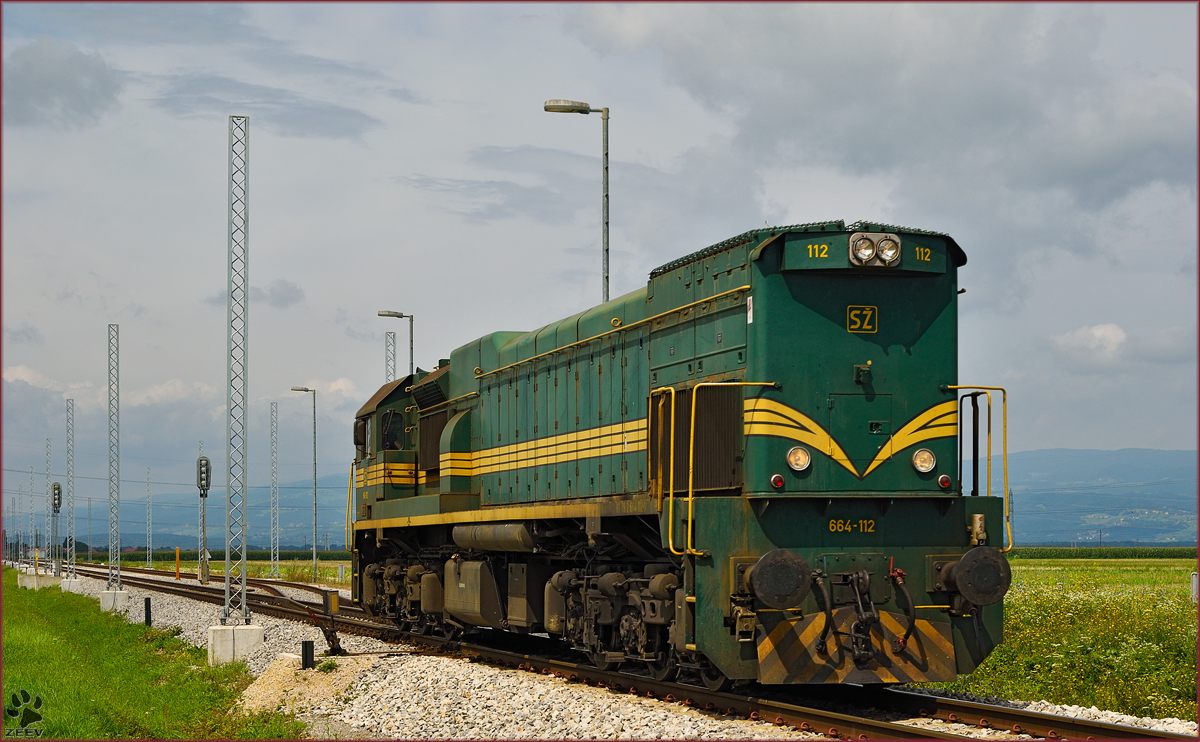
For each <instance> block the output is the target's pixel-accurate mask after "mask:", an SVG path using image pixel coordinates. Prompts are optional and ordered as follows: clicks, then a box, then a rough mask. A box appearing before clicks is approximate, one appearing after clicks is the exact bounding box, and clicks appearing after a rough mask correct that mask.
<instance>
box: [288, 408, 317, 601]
mask: <svg viewBox="0 0 1200 742" xmlns="http://www.w3.org/2000/svg"><path fill="white" fill-rule="evenodd" d="M292 391H293V392H308V393H311V394H312V410H313V522H312V556H313V560H312V562H313V567H312V578H313V582H314V583H315V582H316V581H317V390H316V389H309V388H308V387H306V386H294V387H292Z"/></svg>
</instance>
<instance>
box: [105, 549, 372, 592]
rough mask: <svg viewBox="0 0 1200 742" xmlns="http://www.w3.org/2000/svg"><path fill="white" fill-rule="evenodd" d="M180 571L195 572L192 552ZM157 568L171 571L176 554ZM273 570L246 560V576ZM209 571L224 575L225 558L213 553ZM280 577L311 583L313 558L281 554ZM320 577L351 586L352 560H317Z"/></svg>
mask: <svg viewBox="0 0 1200 742" xmlns="http://www.w3.org/2000/svg"><path fill="white" fill-rule="evenodd" d="M121 564H122V565H123V566H126V567H144V566H146V557H145V556H143V557H142V558H141V559H136V558H122V559H121ZM339 564H342V565H345V577H344V578H343V579H341V580H338V565H339ZM179 566H180V570H182V571H183V572H195V571H196V559H195V554H194V552H193V556H192V559H191V561H188V560H186V559H181V560H180V565H179ZM154 568H155V569H165V570H167V571H172V570H174V569H175V557H174V556H172V557H171V558H170V559H169V560H166V561H161V560H158V559H155V560H154ZM270 569H271V562H270V561H269V560H268V561H257V560H255V561H247V562H246V576H247V577H267V576H268V573H269V572H270ZM209 574H210V575H213V576H223V575H224V574H225V558H224V556H223V555H218V554H215V553H214V554H213V560H212V562H211V563H210V564H209ZM279 579H281V580H287V581H288V582H311V581H312V557H309V558H307V559H292V560H284V559H283V558H282V557H281V558H280V560H279ZM317 579H318V582H320V584H322V585H332V586H336V587H350V560H349V559H345V560H342V561H333V560H328V561H323V560H318V561H317Z"/></svg>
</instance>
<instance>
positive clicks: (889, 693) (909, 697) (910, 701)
mask: <svg viewBox="0 0 1200 742" xmlns="http://www.w3.org/2000/svg"><path fill="white" fill-rule="evenodd" d="M78 569H79V571H80V572H81V573H83V574H85V575H87V576H92V577H96V578H102V577H103V575H104V572H103V569H102V568H99V567H88V566H83V567H78ZM123 571H129V572H139V573H145V572H157V573H158V575H159V576H160V579H154V578H149V577H129V578H126V579H125V580H124V582H125V583H126V584H128V585H130V586H132V587H140V588H145V589H150V590H157V591H160V592H167V593H171V594H176V595H181V596H184V597H188V598H192V599H195V600H201V601H205V602H209V603H214V604H222V603H223V602H224V592H223V589H222V588H218V587H208V586H204V585H194V584H193V585H185V584H180V583H176V582H174V581H173V579H161V577H166V576H167V575H170V576H171V577H172V578H173V576H174V573H165V572H162V571H156V570H145V569H136V568H126V569H125V570H123ZM254 582H256V583H260V584H256V585H255V587H256V588H258V589H259V590H262V591H264V593H265V592H267V591H269V592H272V593H274V594H263V593H260V592H253V593H249V594H248V595H247V600H248V601H251V602H253V603H254V604H255V608H254V610H255V611H256V612H259V613H263V614H266V615H272V616H276V617H279V618H287V619H291V620H296V621H300V622H302V623H309V624H315V623H316V622H315V621H314V620H313V619H314V615H313V614H314V612H315V613H318V614H320V613H321V612H322V611H323V610H324V609H323V607H322V606H321V605H320V604H316V603H303V602H302V601H297V600H294V599H292V598H289V597H286V596H284V595H282V593H281V592H280V591H279V588H281V587H299V588H301V589H304V588H309V589H313V586H311V585H303V584H300V583H290V582H282V581H279V580H254ZM316 590H318V591H320V590H321V589H320V588H316ZM297 606H299V607H297ZM347 609H348V614H349V615H344V614H335V615H334V617H333V619H334V625H335V627H336V629H337V630H338V631H345V632H347V633H351V634H357V635H364V636H373V637H377V638H381V639H387V640H396V639H404V640H405V641H408V642H413V643H417V644H420V645H423V646H424V647H425V648H432V649H437V650H440V651H443V652H448V653H454V654H457V655H460V656H466V657H472V658H479V659H482V660H486V661H489V662H493V663H497V664H502V665H506V666H509V667H515V668H518V669H523V670H528V671H532V672H539V673H541V674H545V675H555V676H557V677H561V678H565V679H567V680H571V681H579V682H585V683H591V684H594V685H599V686H602V687H607V688H609V689H611V690H614V691H618V692H621V691H624V692H629V693H631V694H636V695H642V696H647V697H650V698H661V699H663V700H665V701H667V702H680V703H682V704H684V705H686V706H694V707H698V708H701V709H704V710H708V711H716V712H719V713H725V714H728V715H740V716H744V717H746V718H749V719H752V720H761V721H769V722H772V723H774V724H776V725H786V726H792V727H795V728H796V729H799V730H801V731H809V732H815V733H819V734H823V735H826V736H831V737H835V738H840V739H881V738H883V739H965V738H968V737H969V736H970V735H968V734H965V733H955V732H951V731H945V730H938V729H931V728H928V727H918V726H913V725H910V724H904V723H900V722H889V721H882V720H876V719H871V718H869V717H861V716H854V715H851V714H845V713H841V712H837V711H832V710H828V709H822V708H817V707H813V706H810V705H803V704H804V703H810V702H811V700H805V701H803V702H802V701H801V700H800V699H798V698H796V696H797V695H798V692H796V690H794V689H779V688H771V687H769V686H768V687H761V686H760V687H757V688H756V690H757V691H758V692H759V693H760V694H762V695H747V694H743V693H736V692H734V693H731V692H718V691H711V690H708V689H707V688H703V687H700V686H695V685H690V684H687V683H682V682H664V681H656V680H654V679H653V678H650V677H646V676H639V675H633V674H629V673H624V672H616V671H612V670H599V669H597V668H595V667H592V666H590V665H587V664H582V663H577V662H572V661H570V660H566V659H562V658H556V657H546V656H541V655H535V654H530V653H529V652H522V651H513V650H511V649H504V648H499V647H493V646H488V645H486V644H479V643H470V642H463V641H461V640H452V639H448V638H446V637H442V636H433V635H427V634H415V633H410V632H404V631H402V630H400V629H399V628H398V627H397V626H396V625H395V624H392V623H382V622H379V621H377V620H374V619H371V618H370V617H369V616H367V614H366V612H365V611H362V610H361V609H359V608H357V607H351V606H347ZM318 618H319V619H320V620H322V621H328V619H329V615H328V614H322V615H319V616H318ZM527 638H528V637H527ZM534 638H536V637H534ZM368 654H376V653H368ZM821 690H825V691H828V690H831V689H829V688H827V687H825V686H822V687H821ZM837 690H839V691H843V690H844V691H849V692H850V695H851V696H855V697H851V698H846V697H838V698H837V701H838V702H839V703H841V704H844V703H847V702H850V703H854V704H857V705H861V706H872V707H875V708H878V709H880V710H884V711H890V712H893V713H903V714H906V715H909V716H913V717H924V718H932V719H938V720H940V721H944V722H950V723H959V724H963V725H966V726H970V727H976V728H984V729H1002V730H1007V731H1011V732H1015V733H1021V734H1028V735H1032V736H1035V737H1039V738H1042V739H1050V740H1078V739H1086V740H1100V739H1194V737H1192V736H1191V735H1186V734H1177V733H1174V732H1166V731H1162V730H1155V729H1143V728H1140V727H1131V726H1126V725H1121V724H1113V723H1110V722H1103V721H1095V720H1090V719H1078V718H1074V717H1064V716H1055V715H1053V714H1047V713H1043V712H1038V711H1029V710H1026V709H1019V708H1012V707H1008V706H998V705H994V704H987V703H979V702H976V701H964V700H959V699H955V698H946V697H942V696H934V695H929V694H926V693H919V692H914V691H911V690H906V689H903V688H894V687H889V688H869V687H858V686H852V687H846V688H838V689H837Z"/></svg>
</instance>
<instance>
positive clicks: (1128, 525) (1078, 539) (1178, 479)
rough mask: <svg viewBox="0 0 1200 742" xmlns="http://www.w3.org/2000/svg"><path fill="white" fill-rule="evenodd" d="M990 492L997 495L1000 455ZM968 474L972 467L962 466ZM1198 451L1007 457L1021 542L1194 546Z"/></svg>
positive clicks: (1046, 452)
mask: <svg viewBox="0 0 1200 742" xmlns="http://www.w3.org/2000/svg"><path fill="white" fill-rule="evenodd" d="M992 466H993V468H992V480H993V488H994V489H993V492H997V491H999V490H1000V474H999V472H998V471H997V469H998V467H999V457H997V458H996V459H994V460H993V465H992ZM964 469H965V470H966V472H964V474H965V476H969V471H970V464H969V462H967V463H966V464H964ZM1196 481H1197V478H1196V452H1195V451H1163V450H1158V449H1147V448H1123V449H1120V450H1117V451H1098V450H1088V449H1068V448H1051V449H1041V450H1037V451H1022V452H1020V453H1014V454H1010V455H1009V486H1010V488H1011V489H1012V492H1013V528H1014V538H1015V540H1016V542H1017V543H1018V544H1073V543H1074V544H1079V545H1083V546H1086V545H1099V544H1101V543H1104V544H1107V545H1112V546H1115V545H1119V544H1173V543H1180V544H1194V543H1196Z"/></svg>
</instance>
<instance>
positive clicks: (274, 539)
mask: <svg viewBox="0 0 1200 742" xmlns="http://www.w3.org/2000/svg"><path fill="white" fill-rule="evenodd" d="M271 576H272V577H279V403H278V402H272V403H271Z"/></svg>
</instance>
